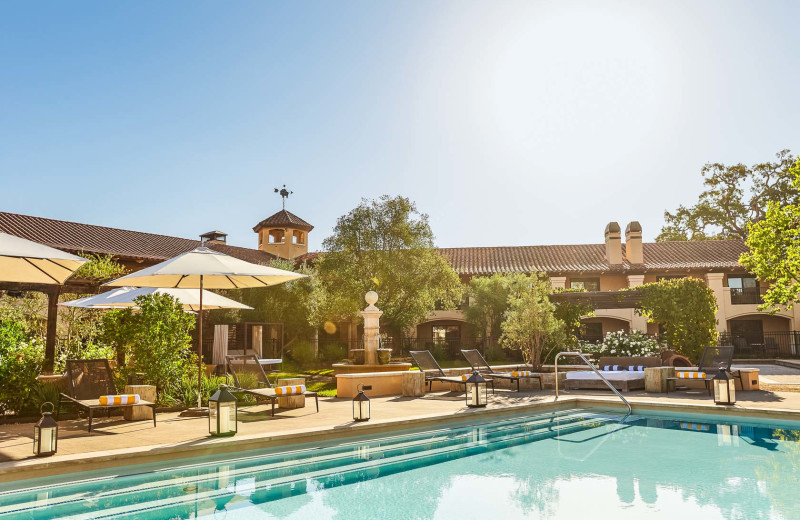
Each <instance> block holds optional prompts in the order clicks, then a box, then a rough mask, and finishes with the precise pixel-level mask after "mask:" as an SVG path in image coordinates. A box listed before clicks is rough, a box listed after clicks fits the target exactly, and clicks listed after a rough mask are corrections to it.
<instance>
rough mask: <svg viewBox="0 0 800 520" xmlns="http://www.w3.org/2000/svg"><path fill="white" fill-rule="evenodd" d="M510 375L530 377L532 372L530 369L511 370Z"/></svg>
mask: <svg viewBox="0 0 800 520" xmlns="http://www.w3.org/2000/svg"><path fill="white" fill-rule="evenodd" d="M511 375H512V376H513V377H531V376H532V375H533V372H531V371H530V370H514V371H513V372H511Z"/></svg>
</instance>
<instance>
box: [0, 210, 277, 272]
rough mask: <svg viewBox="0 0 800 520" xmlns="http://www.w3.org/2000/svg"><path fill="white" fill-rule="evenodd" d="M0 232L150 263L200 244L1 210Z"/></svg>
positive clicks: (266, 257) (241, 253)
mask: <svg viewBox="0 0 800 520" xmlns="http://www.w3.org/2000/svg"><path fill="white" fill-rule="evenodd" d="M0 231H2V232H4V233H9V234H11V235H16V236H19V237H22V238H27V239H28V240H33V241H34V242H39V243H41V244H45V245H48V246H50V247H55V248H57V249H62V250H66V251H70V252H73V253H76V254H80V253H81V252H86V253H94V254H110V255H114V256H117V257H120V258H128V259H142V260H148V261H152V262H160V261H162V260H166V259H168V258H172V257H174V256H177V255H179V254H181V253H185V252H186V251H191V250H192V249H194V248H195V247H197V246H198V245H200V241H199V240H196V239H195V240H192V239H188V238H178V237H171V236H167V235H156V234H153V233H142V232H140V231H128V230H125V229H117V228H110V227H104V226H94V225H91V224H79V223H77V222H67V221H64V220H54V219H49V218H43V217H31V216H28V215H19V214H17V213H6V212H2V211H0ZM207 245H208V247H210V248H211V249H215V250H217V251H220V252H222V253H225V254H228V255H231V256H234V257H236V258H239V259H241V260H245V261H247V262H253V263H268V262H270V261H271V260H273V259H275V258H276V257H275V256H274V255H272V254H270V253H267V252H265V251H260V250H258V249H248V248H246V247H237V246H229V245H227V244H220V243H216V242H212V243H208V244H207Z"/></svg>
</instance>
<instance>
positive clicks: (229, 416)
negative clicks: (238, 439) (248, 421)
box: [208, 385, 238, 437]
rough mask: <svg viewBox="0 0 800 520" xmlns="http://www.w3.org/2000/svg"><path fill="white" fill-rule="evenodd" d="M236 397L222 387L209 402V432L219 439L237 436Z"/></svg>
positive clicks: (226, 388)
mask: <svg viewBox="0 0 800 520" xmlns="http://www.w3.org/2000/svg"><path fill="white" fill-rule="evenodd" d="M237 408H238V407H237V404H236V397H235V396H234V395H233V394H232V393H230V391H228V387H227V386H225V385H222V386H221V387H219V390H217V392H216V393H215V394H214V395H212V396H211V399H209V400H208V432H209V433H210V434H211V435H216V436H218V437H222V436H227V435H235V434H236V430H237V426H238V410H237Z"/></svg>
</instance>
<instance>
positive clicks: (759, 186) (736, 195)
mask: <svg viewBox="0 0 800 520" xmlns="http://www.w3.org/2000/svg"><path fill="white" fill-rule="evenodd" d="M775 155H776V157H777V161H776V162H765V163H761V164H756V165H753V166H752V167H748V166H745V165H744V164H734V165H730V166H729V165H725V164H722V163H709V164H706V165H705V166H703V169H702V175H703V177H704V181H703V184H704V185H705V187H706V190H705V191H703V192H702V193H701V194H700V197H699V199H698V201H697V203H696V204H695V205H694V206H691V207H686V206H682V205H681V206H679V207H678V209H677V210H675V212H674V213H671V212H669V211H666V212H664V220H665V221H666V224H665V225H664V227H662V228H661V234H659V235H658V237H656V240H657V241H659V242H663V241H666V240H707V239H718V238H741V239H745V238H747V234H748V224H749V223H750V222H757V221H759V220H761V219H762V218H764V216H765V214H766V212H767V208H768V206H769V205H770V204H776V205H778V206H785V205H787V204H797V202H798V199H800V190H798V187H797V186H796V185H794V184H793V183H792V179H793V176H792V173H791V171H790V170H791V168H792V165H793V164H794V162H795V159H794V157H793V156H792V155H791V152H790V151H789V150H782V151H780V152H778V153H777V154H775Z"/></svg>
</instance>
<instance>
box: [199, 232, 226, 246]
mask: <svg viewBox="0 0 800 520" xmlns="http://www.w3.org/2000/svg"><path fill="white" fill-rule="evenodd" d="M227 237H228V235H227V233H223V232H222V231H209V232H208V233H203V234H202V235H200V244H202V245H206V244H209V243H210V244H224V243H225V241H226V239H227Z"/></svg>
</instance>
